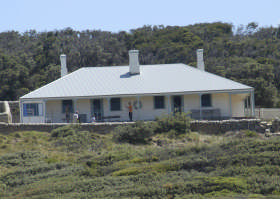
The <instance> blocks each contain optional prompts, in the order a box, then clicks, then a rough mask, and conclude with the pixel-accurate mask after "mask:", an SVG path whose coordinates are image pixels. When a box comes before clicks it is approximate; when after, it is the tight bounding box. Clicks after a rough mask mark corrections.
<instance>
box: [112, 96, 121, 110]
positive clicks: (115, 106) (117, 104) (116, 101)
mask: <svg viewBox="0 0 280 200" xmlns="http://www.w3.org/2000/svg"><path fill="white" fill-rule="evenodd" d="M110 104H111V111H119V110H121V99H120V98H112V99H111V100H110Z"/></svg>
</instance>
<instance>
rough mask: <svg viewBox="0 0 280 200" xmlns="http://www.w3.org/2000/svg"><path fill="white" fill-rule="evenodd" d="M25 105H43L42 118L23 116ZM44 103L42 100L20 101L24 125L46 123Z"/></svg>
mask: <svg viewBox="0 0 280 200" xmlns="http://www.w3.org/2000/svg"><path fill="white" fill-rule="evenodd" d="M24 103H38V104H41V105H42V109H43V110H42V111H41V112H42V114H43V115H41V116H23V104H24ZM44 113H45V110H44V102H43V101H42V100H34V101H20V118H21V120H20V121H21V122H22V123H44V122H45V116H44Z"/></svg>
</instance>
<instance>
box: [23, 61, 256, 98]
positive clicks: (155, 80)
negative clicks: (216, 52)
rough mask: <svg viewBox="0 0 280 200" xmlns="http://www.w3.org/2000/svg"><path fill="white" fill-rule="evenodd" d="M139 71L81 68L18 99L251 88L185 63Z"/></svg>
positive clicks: (151, 66) (145, 68)
mask: <svg viewBox="0 0 280 200" xmlns="http://www.w3.org/2000/svg"><path fill="white" fill-rule="evenodd" d="M140 72H141V73H140V74H139V75H133V76H130V75H129V66H118V67H115V66H114V67H85V68H81V69H79V70H77V71H74V72H72V73H70V74H68V75H66V76H64V77H62V78H59V79H58V80H56V81H53V82H51V83H49V84H47V85H45V86H43V87H41V88H39V89H37V90H34V91H33V92H30V93H29V94H26V95H24V96H23V97H21V99H33V98H35V99H37V98H67V97H69V98H70V97H94V96H121V95H143V94H147V95H148V94H160V93H162V94H168V93H195V92H214V91H234V90H248V91H249V90H252V87H249V86H246V85H243V84H240V83H237V82H235V81H232V80H229V79H226V78H223V77H220V76H217V75H215V74H212V73H208V72H206V71H201V70H199V69H197V68H194V67H190V66H188V65H185V64H159V65H141V66H140Z"/></svg>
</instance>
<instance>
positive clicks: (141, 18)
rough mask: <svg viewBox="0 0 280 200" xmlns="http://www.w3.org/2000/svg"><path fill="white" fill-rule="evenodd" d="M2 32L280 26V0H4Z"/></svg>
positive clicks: (0, 8) (1, 1)
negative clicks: (206, 25)
mask: <svg viewBox="0 0 280 200" xmlns="http://www.w3.org/2000/svg"><path fill="white" fill-rule="evenodd" d="M0 19H1V22H0V32H3V31H11V30H15V31H19V32H25V31H27V30H30V29H35V30H36V31H38V32H41V31H53V30H61V29H64V28H67V27H71V28H72V29H74V30H80V31H82V30H86V29H89V30H102V31H112V32H119V31H129V30H131V29H135V28H139V27H142V26H143V25H161V24H162V25H165V26H167V25H172V26H173V25H178V26H186V25H190V24H195V23H204V22H209V23H211V22H217V21H220V22H228V23H232V24H233V25H234V26H238V25H240V24H243V25H247V24H248V23H249V22H253V21H254V22H257V23H258V24H259V26H262V27H268V26H274V27H278V25H279V24H280V0H168V1H167V0H138V1H137V0H0Z"/></svg>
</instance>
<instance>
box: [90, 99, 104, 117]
mask: <svg viewBox="0 0 280 200" xmlns="http://www.w3.org/2000/svg"><path fill="white" fill-rule="evenodd" d="M91 115H94V116H95V119H96V121H101V120H102V119H103V101H102V99H93V100H92V110H91Z"/></svg>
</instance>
